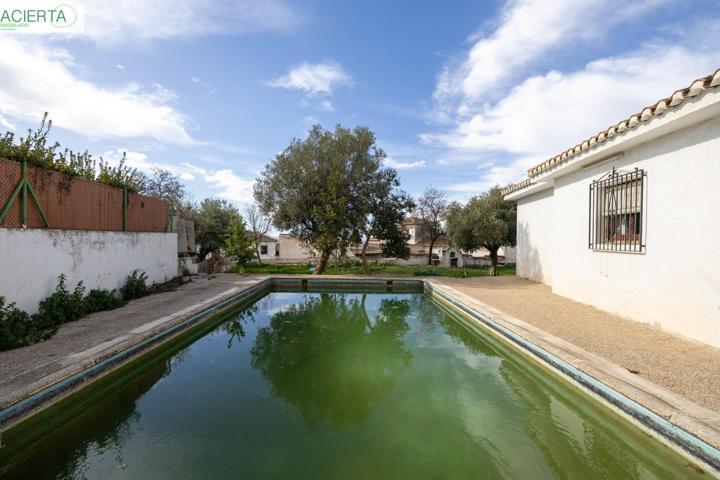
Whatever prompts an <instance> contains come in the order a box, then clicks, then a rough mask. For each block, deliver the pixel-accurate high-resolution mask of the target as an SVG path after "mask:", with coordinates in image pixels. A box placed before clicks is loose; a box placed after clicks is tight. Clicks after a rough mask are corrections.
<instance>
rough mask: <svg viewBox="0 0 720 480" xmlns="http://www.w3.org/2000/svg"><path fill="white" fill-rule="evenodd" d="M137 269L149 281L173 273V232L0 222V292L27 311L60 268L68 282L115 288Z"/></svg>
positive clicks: (175, 261) (51, 288) (51, 287)
mask: <svg viewBox="0 0 720 480" xmlns="http://www.w3.org/2000/svg"><path fill="white" fill-rule="evenodd" d="M135 269H138V270H142V271H144V272H145V273H147V275H148V282H149V283H152V282H164V281H166V280H170V279H171V278H173V277H175V276H176V275H177V274H178V257H177V234H176V233H130V232H99V231H79V230H45V229H27V230H23V229H15V228H12V229H10V228H0V272H1V274H0V296H4V297H5V298H6V300H7V301H8V302H16V303H17V305H18V307H19V308H22V309H23V310H26V311H28V312H30V313H34V312H36V311H37V305H38V302H39V301H40V300H42V299H43V298H45V297H47V296H48V295H50V294H51V293H52V292H53V291H54V290H55V286H56V284H57V277H58V275H60V274H61V273H63V274H65V276H66V277H67V283H68V287H69V288H74V287H75V285H76V284H77V282H79V281H80V280H82V281H83V282H84V283H85V286H86V288H87V290H90V289H92V288H107V289H114V288H118V287H120V286H121V285H122V284H123V283H124V281H125V278H126V277H127V275H129V274H130V273H132V271H133V270H135Z"/></svg>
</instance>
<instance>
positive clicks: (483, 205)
mask: <svg viewBox="0 0 720 480" xmlns="http://www.w3.org/2000/svg"><path fill="white" fill-rule="evenodd" d="M516 223H517V209H516V206H515V204H514V203H513V202H509V201H507V200H505V199H503V196H502V193H500V187H497V186H495V187H493V188H491V189H490V190H488V191H487V192H484V193H482V194H480V195H477V196H474V197H472V198H471V199H470V200H469V201H468V202H467V204H465V206H462V205H460V204H459V203H453V204H451V205H450V206H449V207H448V212H447V233H448V237H449V238H450V240H451V241H452V242H453V243H454V244H455V245H457V246H458V247H459V248H460V249H462V250H466V251H473V250H477V249H478V248H480V247H484V248H486V249H487V250H488V251H489V252H490V275H497V260H498V250H499V249H500V247H505V246H515V238H516Z"/></svg>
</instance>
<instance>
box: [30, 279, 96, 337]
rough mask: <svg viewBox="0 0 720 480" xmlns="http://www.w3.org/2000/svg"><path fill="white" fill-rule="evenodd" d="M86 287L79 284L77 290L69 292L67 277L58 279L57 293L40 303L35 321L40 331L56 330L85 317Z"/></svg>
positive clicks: (81, 283)
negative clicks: (64, 324) (60, 326)
mask: <svg viewBox="0 0 720 480" xmlns="http://www.w3.org/2000/svg"><path fill="white" fill-rule="evenodd" d="M84 300H85V285H84V284H83V282H82V281H81V282H79V283H78V284H77V286H75V290H73V291H72V292H70V291H68V289H67V287H66V286H65V275H62V274H61V275H60V276H59V277H58V285H57V287H55V293H53V294H52V295H50V296H49V297H48V298H46V299H45V300H43V301H41V302H40V307H39V308H38V313H36V314H35V315H33V319H34V320H35V323H36V324H37V326H38V328H39V329H46V328H54V327H57V326H58V325H61V324H63V323H67V322H72V321H73V320H77V319H79V318H82V317H83V316H85V313H86V311H85V301H84Z"/></svg>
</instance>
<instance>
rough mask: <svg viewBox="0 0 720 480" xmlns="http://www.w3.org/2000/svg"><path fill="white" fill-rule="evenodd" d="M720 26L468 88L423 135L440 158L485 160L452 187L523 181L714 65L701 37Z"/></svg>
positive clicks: (719, 54) (717, 58) (715, 58)
mask: <svg viewBox="0 0 720 480" xmlns="http://www.w3.org/2000/svg"><path fill="white" fill-rule="evenodd" d="M718 32H720V22H704V23H703V25H702V28H697V26H696V28H694V29H689V30H683V31H682V32H681V33H680V34H678V33H677V32H673V33H672V34H671V35H672V37H670V36H667V35H666V38H665V39H664V40H656V41H655V43H652V44H647V45H644V46H641V47H639V48H637V49H636V50H634V51H629V52H625V53H623V54H620V55H617V56H614V57H607V58H600V59H597V60H595V61H592V62H589V63H587V64H586V65H584V66H582V67H580V68H578V69H575V70H571V71H567V72H561V71H557V70H549V71H546V72H545V73H543V74H538V75H534V76H529V77H526V78H524V79H523V81H521V82H520V83H519V84H516V85H514V86H512V84H511V85H510V86H509V85H507V82H506V86H505V90H504V92H503V93H504V96H502V97H499V98H485V100H484V101H483V102H472V101H469V100H467V99H468V98H471V97H472V95H470V94H468V95H465V93H461V96H463V102H464V103H463V106H462V111H461V112H451V113H450V114H449V115H448V117H447V118H446V120H448V124H447V126H446V127H445V128H440V129H438V131H434V132H429V133H425V134H422V135H420V138H421V140H422V141H423V143H425V144H427V145H430V146H436V147H441V148H445V149H447V153H445V154H444V157H443V158H442V159H440V160H441V161H440V162H439V163H442V161H443V160H447V163H453V162H456V163H464V164H466V165H468V164H470V163H474V164H476V165H477V163H479V162H482V163H486V165H484V166H483V167H482V168H480V169H478V173H477V174H476V176H474V178H470V179H468V181H466V182H463V183H457V184H453V185H449V186H447V187H446V188H448V189H449V190H453V191H462V192H478V191H482V190H485V189H487V188H489V187H491V186H493V185H495V184H500V185H505V184H508V183H510V182H516V181H519V180H520V179H522V178H524V177H525V176H526V170H527V168H529V167H531V166H532V165H534V164H537V163H539V162H541V161H543V160H545V159H547V158H549V157H550V156H552V155H555V154H557V153H560V152H561V151H563V150H566V149H568V148H570V147H572V146H574V145H576V144H578V143H579V142H581V141H583V140H585V139H587V138H589V137H591V136H592V135H595V134H596V133H598V132H599V131H601V130H603V129H605V128H607V127H609V126H610V125H612V124H614V123H616V122H618V121H620V120H622V119H623V118H627V117H629V116H630V115H632V114H634V113H637V112H639V111H641V110H642V109H643V108H644V107H645V106H648V105H650V104H653V103H655V102H656V101H657V100H659V99H660V98H663V97H666V96H669V95H670V94H672V93H673V92H674V91H675V90H676V89H678V88H684V87H686V86H688V85H689V84H690V82H691V81H692V80H694V79H695V78H697V77H700V76H703V75H706V74H708V73H711V72H712V71H713V70H715V69H716V68H717V65H719V64H720V51H718V50H717V49H715V48H713V46H712V45H711V44H709V43H707V42H704V41H702V40H699V39H704V38H715V37H716V36H717V33H718ZM567 41H568V42H572V41H573V38H572V37H571V38H568V39H567ZM534 69H537V67H534ZM477 85H480V83H478V84H477ZM496 93H499V92H496ZM491 97H492V96H491ZM488 160H490V162H489V165H488V164H487V162H488Z"/></svg>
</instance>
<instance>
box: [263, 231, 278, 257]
mask: <svg viewBox="0 0 720 480" xmlns="http://www.w3.org/2000/svg"><path fill="white" fill-rule="evenodd" d="M279 247H280V243H279V242H278V239H277V238H273V237H271V236H268V235H263V236H262V238H261V239H260V245H259V246H258V253H259V254H260V260H275V259H276V258H277V257H278V256H279V255H280V248H279Z"/></svg>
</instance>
